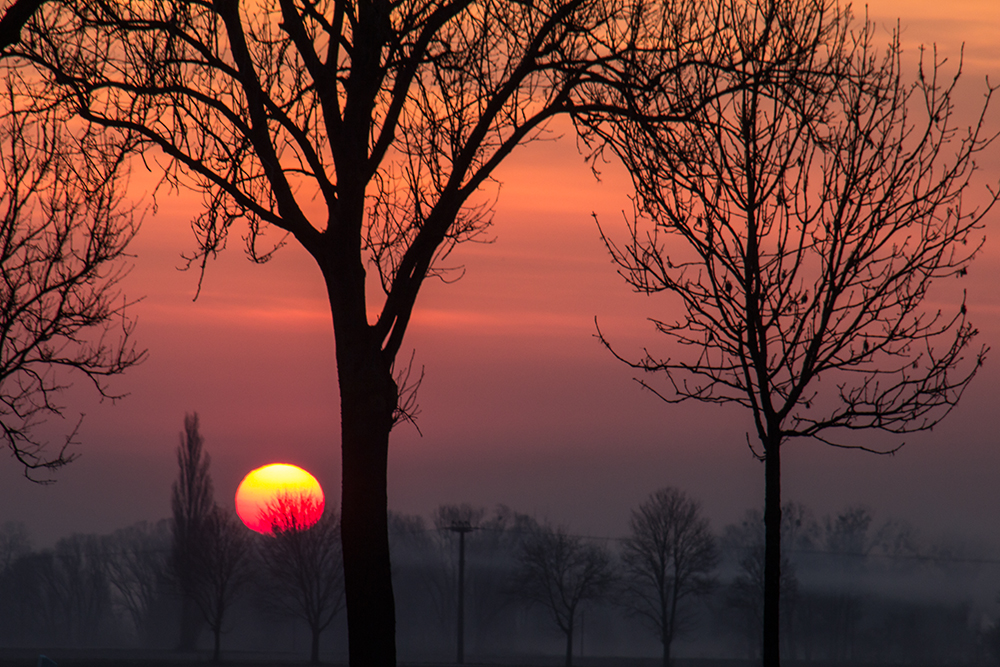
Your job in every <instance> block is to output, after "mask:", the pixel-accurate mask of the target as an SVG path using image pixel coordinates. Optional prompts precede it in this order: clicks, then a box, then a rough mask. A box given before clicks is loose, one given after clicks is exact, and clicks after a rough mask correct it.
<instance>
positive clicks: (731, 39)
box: [597, 0, 1000, 667]
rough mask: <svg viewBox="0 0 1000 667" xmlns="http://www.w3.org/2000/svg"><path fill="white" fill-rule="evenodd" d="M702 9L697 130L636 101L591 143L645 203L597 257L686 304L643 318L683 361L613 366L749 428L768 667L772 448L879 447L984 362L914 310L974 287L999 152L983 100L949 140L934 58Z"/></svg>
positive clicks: (958, 332)
mask: <svg viewBox="0 0 1000 667" xmlns="http://www.w3.org/2000/svg"><path fill="white" fill-rule="evenodd" d="M697 8H698V9H697V11H699V12H702V13H706V14H708V15H718V16H721V17H722V18H721V19H720V21H721V24H722V25H724V26H726V29H725V31H724V37H723V38H721V39H720V40H719V48H720V49H728V50H729V52H730V54H731V55H730V56H729V57H722V58H721V61H722V62H728V63H732V66H727V67H719V68H717V69H715V70H713V72H714V76H712V77H707V78H705V79H703V80H702V85H703V87H704V88H705V92H704V93H703V94H702V95H700V96H699V97H698V98H697V99H699V100H704V101H705V102H704V104H703V105H701V106H698V108H697V109H696V110H695V111H694V113H693V114H692V117H691V118H690V119H689V122H685V123H683V124H676V123H672V124H671V123H663V124H657V123H650V122H645V121H644V119H645V118H646V117H647V116H648V115H649V113H648V112H646V111H645V110H644V109H643V105H644V104H646V101H647V100H646V99H637V100H636V104H637V105H639V108H638V109H637V113H636V116H635V119H636V120H635V121H631V120H629V119H627V118H625V119H622V120H621V122H619V123H616V124H613V125H611V126H600V127H598V128H597V129H598V130H599V131H603V135H602V136H603V138H604V139H605V140H606V141H607V142H608V143H607V145H609V146H611V147H612V148H613V149H614V150H615V151H616V152H617V154H618V155H619V156H621V157H622V159H623V160H624V162H625V165H626V166H627V167H628V169H629V171H630V173H631V175H632V181H633V184H634V186H635V188H636V191H637V215H636V216H635V217H634V219H633V220H632V221H630V222H629V223H628V236H627V239H626V240H625V241H624V242H623V243H618V242H616V241H615V240H614V239H613V235H611V234H606V235H605V240H606V243H607V247H608V250H609V251H610V253H611V255H612V257H613V260H614V262H615V263H616V264H617V265H618V268H619V272H620V274H621V275H622V276H623V277H624V278H625V280H626V281H627V282H628V283H629V284H630V285H631V286H632V287H633V288H634V289H635V290H637V291H639V292H642V293H646V294H653V293H657V292H667V293H670V294H672V295H674V296H676V297H679V301H680V303H681V304H682V306H683V308H682V310H681V314H680V315H679V316H678V317H677V318H676V319H675V320H670V319H666V320H660V319H656V320H654V323H655V326H656V328H657V330H658V331H659V332H660V333H662V334H664V335H666V336H667V337H668V339H670V340H671V341H672V342H673V343H676V344H677V345H678V346H679V348H678V349H674V350H672V351H671V352H670V353H669V354H668V355H666V356H660V355H657V354H655V353H654V352H653V351H647V352H645V354H644V355H642V356H640V357H638V358H632V359H629V358H628V355H625V354H621V353H618V352H616V355H617V356H618V357H619V358H620V359H622V360H623V361H625V362H626V363H628V364H629V365H630V366H632V367H633V368H635V369H639V370H642V371H644V372H649V373H653V374H659V375H665V376H666V380H667V382H666V386H665V387H659V386H658V385H655V383H653V382H649V381H643V384H644V385H645V386H647V387H648V388H650V389H651V390H653V391H655V392H656V393H657V394H658V395H659V396H660V397H661V398H663V399H664V400H665V401H667V402H670V403H677V402H683V401H689V400H694V401H703V402H708V403H714V404H735V405H738V406H740V407H742V408H744V409H746V410H747V412H748V414H749V415H750V416H751V417H752V423H753V425H754V426H753V428H754V429H755V431H756V435H757V442H758V443H759V448H758V449H755V450H754V453H755V455H757V456H758V457H759V458H760V460H761V461H763V463H764V476H765V503H764V521H765V525H766V535H767V538H766V544H765V551H766V557H765V560H764V564H763V565H764V570H765V580H766V585H765V589H764V593H765V595H764V613H763V636H764V643H763V652H764V656H763V662H764V665H765V666H766V667H777V666H778V664H779V601H780V596H781V581H782V575H781V561H782V555H781V545H780V539H781V538H780V535H781V528H780V526H781V491H780V487H781V478H780V451H781V448H782V447H783V446H784V445H786V444H787V443H788V442H789V441H791V440H792V439H795V438H810V439H813V440H816V441H819V442H821V443H825V444H828V445H832V446H835V447H845V448H854V449H867V450H869V451H876V448H873V447H871V446H869V445H868V444H867V443H866V441H864V440H857V439H855V436H854V435H853V434H854V433H855V432H856V431H858V430H862V429H878V430H881V431H884V432H888V433H890V434H892V435H900V434H905V433H910V432H914V431H921V430H926V429H929V428H931V427H932V426H934V425H935V424H937V423H938V422H939V421H940V420H941V419H943V418H944V417H945V416H946V415H947V414H948V413H949V412H950V410H951V409H952V407H953V406H955V405H956V404H957V402H958V401H959V399H960V397H961V396H962V394H963V392H964V390H965V389H966V387H967V386H968V385H969V382H970V381H971V380H972V377H973V376H974V375H975V373H976V371H977V370H978V368H979V367H980V365H981V364H982V362H983V359H984V356H985V353H986V349H985V348H982V347H979V348H978V349H977V348H976V347H975V346H974V345H973V340H974V338H975V336H976V333H977V332H976V330H975V329H974V328H973V327H972V325H971V324H970V323H969V321H968V318H967V308H966V304H965V300H964V296H949V297H946V298H950V299H952V300H953V304H952V306H951V307H950V308H948V309H947V311H948V312H947V313H946V312H943V311H941V310H938V308H937V306H934V305H930V306H928V304H927V302H926V298H927V296H928V294H929V289H930V287H931V285H932V284H934V283H935V281H937V280H939V279H943V278H948V277H958V276H963V275H965V274H966V271H967V270H968V267H969V265H970V262H971V260H972V258H973V256H974V255H975V254H976V252H977V250H978V249H979V248H980V246H981V243H982V236H981V234H980V230H981V229H982V223H983V219H984V216H985V215H986V213H987V211H988V210H989V209H990V208H991V206H992V205H993V204H994V203H995V202H996V200H997V196H998V195H1000V187H998V188H996V189H993V190H991V191H990V192H989V193H987V194H986V197H985V200H984V203H983V205H981V206H979V207H978V208H976V207H970V206H968V205H967V204H966V203H964V202H963V193H964V192H965V191H966V189H967V187H968V186H969V184H970V183H971V178H972V175H973V174H974V172H975V171H976V159H977V157H978V155H979V154H980V153H981V152H982V151H984V150H985V149H986V148H987V146H988V145H989V144H990V143H991V142H992V140H993V138H994V137H993V136H991V135H990V134H989V133H988V131H987V130H986V123H985V119H986V118H987V117H988V116H987V113H988V109H989V104H990V98H991V96H992V94H993V90H994V89H992V88H989V89H988V90H987V91H986V95H985V102H984V103H983V106H982V107H981V108H979V109H978V110H974V111H977V112H978V114H979V116H978V120H977V121H975V122H974V124H973V126H972V127H970V128H961V127H958V126H956V124H955V119H954V117H953V114H954V105H955V86H956V83H957V81H958V74H956V75H955V76H954V77H951V76H947V77H946V76H945V73H944V72H943V71H942V69H941V67H940V63H939V62H938V61H937V60H936V59H935V61H934V62H922V63H921V65H920V68H919V70H918V71H917V78H916V80H915V81H913V82H912V83H911V82H909V81H907V80H906V79H905V78H904V76H903V74H902V66H901V52H900V46H899V39H898V35H894V36H893V37H892V39H891V42H890V43H889V45H888V47H887V48H885V49H882V48H881V47H879V46H877V45H876V43H875V41H876V33H877V29H876V27H875V26H874V25H873V24H871V23H868V22H862V23H855V22H853V21H852V16H851V12H850V8H849V6H847V5H844V6H841V5H839V4H838V3H837V2H836V0H747V1H746V2H730V1H729V0H710V1H709V2H704V3H699V4H698V5H697ZM959 69H960V68H959ZM676 81H677V79H676V78H674V77H669V76H666V77H664V78H663V79H662V85H661V95H660V97H662V98H663V99H666V100H668V101H669V100H672V99H676V93H675V90H674V88H675V86H676V85H678V84H677V83H676ZM681 81H682V83H683V81H684V80H683V79H681ZM649 99H650V100H652V101H650V102H649V105H650V106H652V107H653V108H654V109H655V103H656V96H655V95H653V96H651V97H650V98H649ZM605 342H607V341H605ZM610 347H611V345H610V343H609V348H610ZM821 380H822V384H820V381H821ZM898 446H899V441H897V442H896V443H893V444H890V445H888V446H887V449H886V450H878V451H883V452H887V451H895V450H896V449H897V448H898Z"/></svg>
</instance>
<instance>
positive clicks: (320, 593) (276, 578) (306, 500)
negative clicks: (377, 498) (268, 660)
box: [258, 495, 344, 665]
mask: <svg viewBox="0 0 1000 667" xmlns="http://www.w3.org/2000/svg"><path fill="white" fill-rule="evenodd" d="M315 502H316V501H315V500H314V498H313V497H312V496H308V495H304V496H300V497H296V498H291V499H279V500H278V501H277V502H276V503H275V504H273V505H269V506H268V508H267V515H266V516H267V518H268V519H269V521H270V523H271V525H272V526H274V528H273V531H272V533H271V534H270V535H263V536H261V537H260V538H259V539H258V553H259V554H260V559H261V562H262V563H263V575H264V578H263V582H262V589H263V593H264V597H265V600H266V601H267V605H268V608H269V609H275V610H276V611H278V613H280V614H282V615H285V616H290V617H293V618H300V619H302V620H303V621H305V622H306V624H307V625H308V626H309V630H310V632H311V633H312V643H311V645H310V653H309V661H310V663H311V664H314V665H316V664H319V638H320V634H321V633H322V632H323V630H325V629H326V628H328V627H329V626H330V623H332V622H333V619H334V618H336V616H337V614H338V613H340V610H341V609H343V607H344V564H343V555H342V552H341V546H340V521H339V519H338V517H337V514H336V512H333V511H331V510H329V509H327V510H326V511H325V512H324V513H323V515H322V516H321V517H320V520H319V521H318V522H317V523H316V524H314V525H312V526H308V525H303V524H302V522H301V519H300V517H302V516H308V515H310V514H311V513H312V512H313V511H314V508H313V507H308V505H310V504H312V505H315Z"/></svg>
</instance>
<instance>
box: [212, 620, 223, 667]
mask: <svg viewBox="0 0 1000 667" xmlns="http://www.w3.org/2000/svg"><path fill="white" fill-rule="evenodd" d="M212 631H213V632H214V633H215V647H214V648H213V649H212V664H215V665H218V664H219V663H220V662H222V624H221V623H220V624H219V625H218V626H217V627H215V628H213V630H212Z"/></svg>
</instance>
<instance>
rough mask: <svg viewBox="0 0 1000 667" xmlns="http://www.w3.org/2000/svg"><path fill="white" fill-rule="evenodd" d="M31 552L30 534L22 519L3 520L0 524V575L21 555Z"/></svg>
mask: <svg viewBox="0 0 1000 667" xmlns="http://www.w3.org/2000/svg"><path fill="white" fill-rule="evenodd" d="M29 553H31V536H30V535H29V533H28V527H27V526H25V525H24V522H23V521H4V522H3V524H2V525H0V575H2V574H3V573H4V572H6V571H7V569H8V568H9V567H10V566H11V564H12V563H13V562H14V561H15V560H17V559H18V558H20V557H22V556H26V555H28V554H29Z"/></svg>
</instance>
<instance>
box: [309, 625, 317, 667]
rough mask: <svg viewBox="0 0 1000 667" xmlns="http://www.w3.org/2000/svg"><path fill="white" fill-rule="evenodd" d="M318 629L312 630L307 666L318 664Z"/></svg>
mask: <svg viewBox="0 0 1000 667" xmlns="http://www.w3.org/2000/svg"><path fill="white" fill-rule="evenodd" d="M319 633H320V630H319V628H312V648H311V649H310V651H309V664H310V665H318V664H319Z"/></svg>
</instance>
